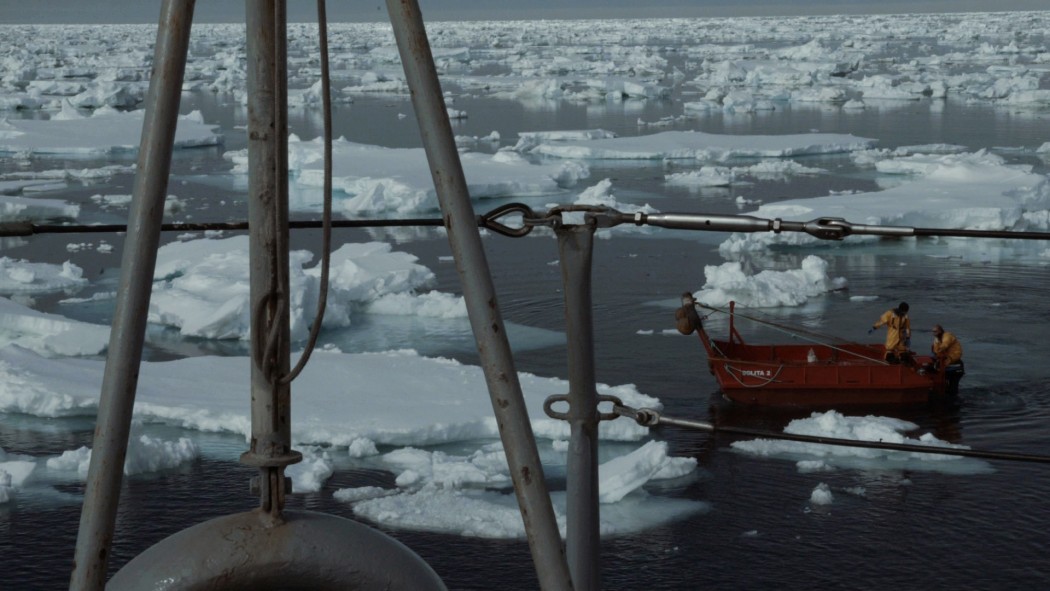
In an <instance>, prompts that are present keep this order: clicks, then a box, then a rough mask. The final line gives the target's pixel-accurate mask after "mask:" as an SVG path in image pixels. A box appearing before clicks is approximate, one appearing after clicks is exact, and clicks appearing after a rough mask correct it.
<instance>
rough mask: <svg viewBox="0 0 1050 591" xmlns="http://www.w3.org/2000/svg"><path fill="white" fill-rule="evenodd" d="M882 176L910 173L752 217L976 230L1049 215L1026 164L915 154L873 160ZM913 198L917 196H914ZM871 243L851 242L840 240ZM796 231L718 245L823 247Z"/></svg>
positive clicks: (1042, 188)
mask: <svg viewBox="0 0 1050 591" xmlns="http://www.w3.org/2000/svg"><path fill="white" fill-rule="evenodd" d="M875 165H876V166H877V167H878V169H879V171H881V172H883V173H886V174H897V175H904V174H907V175H909V176H908V177H906V179H907V181H906V182H904V183H903V184H901V185H899V186H896V187H893V188H891V189H887V190H885V191H881V192H876V193H861V194H851V195H829V196H824V197H814V198H809V199H790V200H786V201H779V202H776V203H767V204H764V205H762V206H761V207H759V208H758V211H756V212H754V214H753V215H755V216H757V217H764V218H781V219H784V220H792V221H808V220H810V219H813V218H815V217H818V216H821V217H841V218H844V219H846V220H847V221H850V222H853V223H861V224H872V225H900V226H912V227H926V228H961V229H975V230H1026V229H1030V228H1033V229H1034V228H1042V226H1041V225H1040V224H1041V223H1042V222H1041V220H1042V219H1043V218H1044V216H1043V215H1040V214H1041V212H1045V211H1047V210H1048V209H1050V183H1048V181H1047V179H1046V177H1045V176H1043V175H1039V174H1035V173H1033V172H1031V168H1030V167H1029V166H1015V165H1007V164H1004V162H1003V160H1002V158H1000V157H999V156H996V155H994V154H990V153H987V152H984V151H981V152H976V153H971V154H947V155H929V154H925V155H924V154H916V155H914V156H906V157H903V158H892V159H888V160H878V161H877V162H875ZM917 196H921V199H920V198H917ZM864 239H872V238H871V237H862V236H857V237H850V238H848V239H847V240H845V241H844V242H846V243H848V242H850V241H856V240H864ZM828 242H831V241H824V242H821V241H819V240H818V239H817V238H814V237H812V236H809V235H808V234H804V233H800V232H783V233H781V234H773V233H768V234H767V233H752V234H739V233H736V234H733V235H731V236H730V237H729V238H728V239H727V240H725V241H724V242H723V243H722V244H721V245H720V246H719V252H721V253H722V254H723V256H730V255H732V254H733V253H739V252H744V251H751V250H760V249H763V248H766V247H768V246H769V245H772V244H792V245H811V244H822V245H824V244H827V243H828Z"/></svg>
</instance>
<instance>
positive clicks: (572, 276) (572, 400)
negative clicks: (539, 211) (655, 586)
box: [555, 219, 601, 591]
mask: <svg viewBox="0 0 1050 591" xmlns="http://www.w3.org/2000/svg"><path fill="white" fill-rule="evenodd" d="M594 231H595V226H594V224H593V222H592V220H590V219H588V223H587V224H582V225H571V226H558V227H557V228H555V233H556V234H557V236H558V254H559V258H560V260H561V279H562V285H564V287H565V290H564V291H565V327H566V329H565V332H566V335H567V338H568V343H567V344H568V361H569V396H568V400H569V411H568V413H567V415H568V421H569V426H570V429H571V431H570V436H569V450H568V457H567V466H566V473H567V480H566V494H565V499H566V500H565V517H566V534H565V546H566V552H567V553H568V557H569V572H570V573H572V584H573V586H574V587H575V588H576V590H577V591H585V590H586V591H597V590H598V589H601V544H600V539H599V531H600V528H599V513H598V511H599V509H598V423H599V418H598V391H597V389H596V385H595V371H594V323H593V311H592V307H591V261H592V255H593V251H594Z"/></svg>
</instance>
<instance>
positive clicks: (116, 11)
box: [0, 0, 1050, 23]
mask: <svg viewBox="0 0 1050 591" xmlns="http://www.w3.org/2000/svg"><path fill="white" fill-rule="evenodd" d="M160 3H161V0H0V23H153V22H156V20H157V16H158V15H159V14H160ZM419 4H420V7H421V8H422V10H423V16H424V18H426V19H428V20H479V19H481V20H485V19H508V18H525V19H529V18H633V17H671V16H691V17H696V16H700V17H703V16H782V15H799V14H858V13H859V14H872V13H908V12H973V11H976V12H987V11H990V10H996V11H1006V10H1048V9H1050V0H997V1H996V2H990V1H989V0H692V1H690V0H419ZM385 5H386V3H385V1H383V0H333V1H330V2H328V5H327V11H328V18H329V20H331V21H333V22H337V21H375V20H386V11H385ZM288 6H289V8H288V10H289V20H292V21H310V20H314V18H315V16H316V9H315V7H316V3H315V2H310V1H308V0H292V1H291V2H289V3H288ZM194 20H195V22H243V21H244V0H198V2H197V3H196V9H195V14H194Z"/></svg>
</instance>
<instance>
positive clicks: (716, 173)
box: [664, 166, 736, 188]
mask: <svg viewBox="0 0 1050 591" xmlns="http://www.w3.org/2000/svg"><path fill="white" fill-rule="evenodd" d="M735 180H736V173H735V172H734V170H733V169H732V168H728V167H725V166H704V167H701V168H700V170H690V171H688V172H675V173H671V174H669V175H666V176H665V177H664V182H665V183H667V184H668V185H671V186H677V187H690V188H697V187H728V186H730V185H732V184H733V181H735Z"/></svg>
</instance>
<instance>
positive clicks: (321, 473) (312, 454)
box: [284, 446, 334, 493]
mask: <svg viewBox="0 0 1050 591" xmlns="http://www.w3.org/2000/svg"><path fill="white" fill-rule="evenodd" d="M297 449H298V451H299V452H301V453H302V454H303V461H301V462H299V463H297V464H292V465H291V466H288V467H287V468H285V472H284V473H285V474H286V475H287V476H288V477H289V478H291V479H292V492H293V493H308V492H318V491H320V490H321V487H322V486H324V483H325V481H326V480H328V478H329V477H330V476H331V475H332V473H333V471H334V468H333V464H332V458H331V457H329V456H328V452H327V451H325V450H323V449H321V448H318V447H315V446H300V447H299V448H297Z"/></svg>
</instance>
